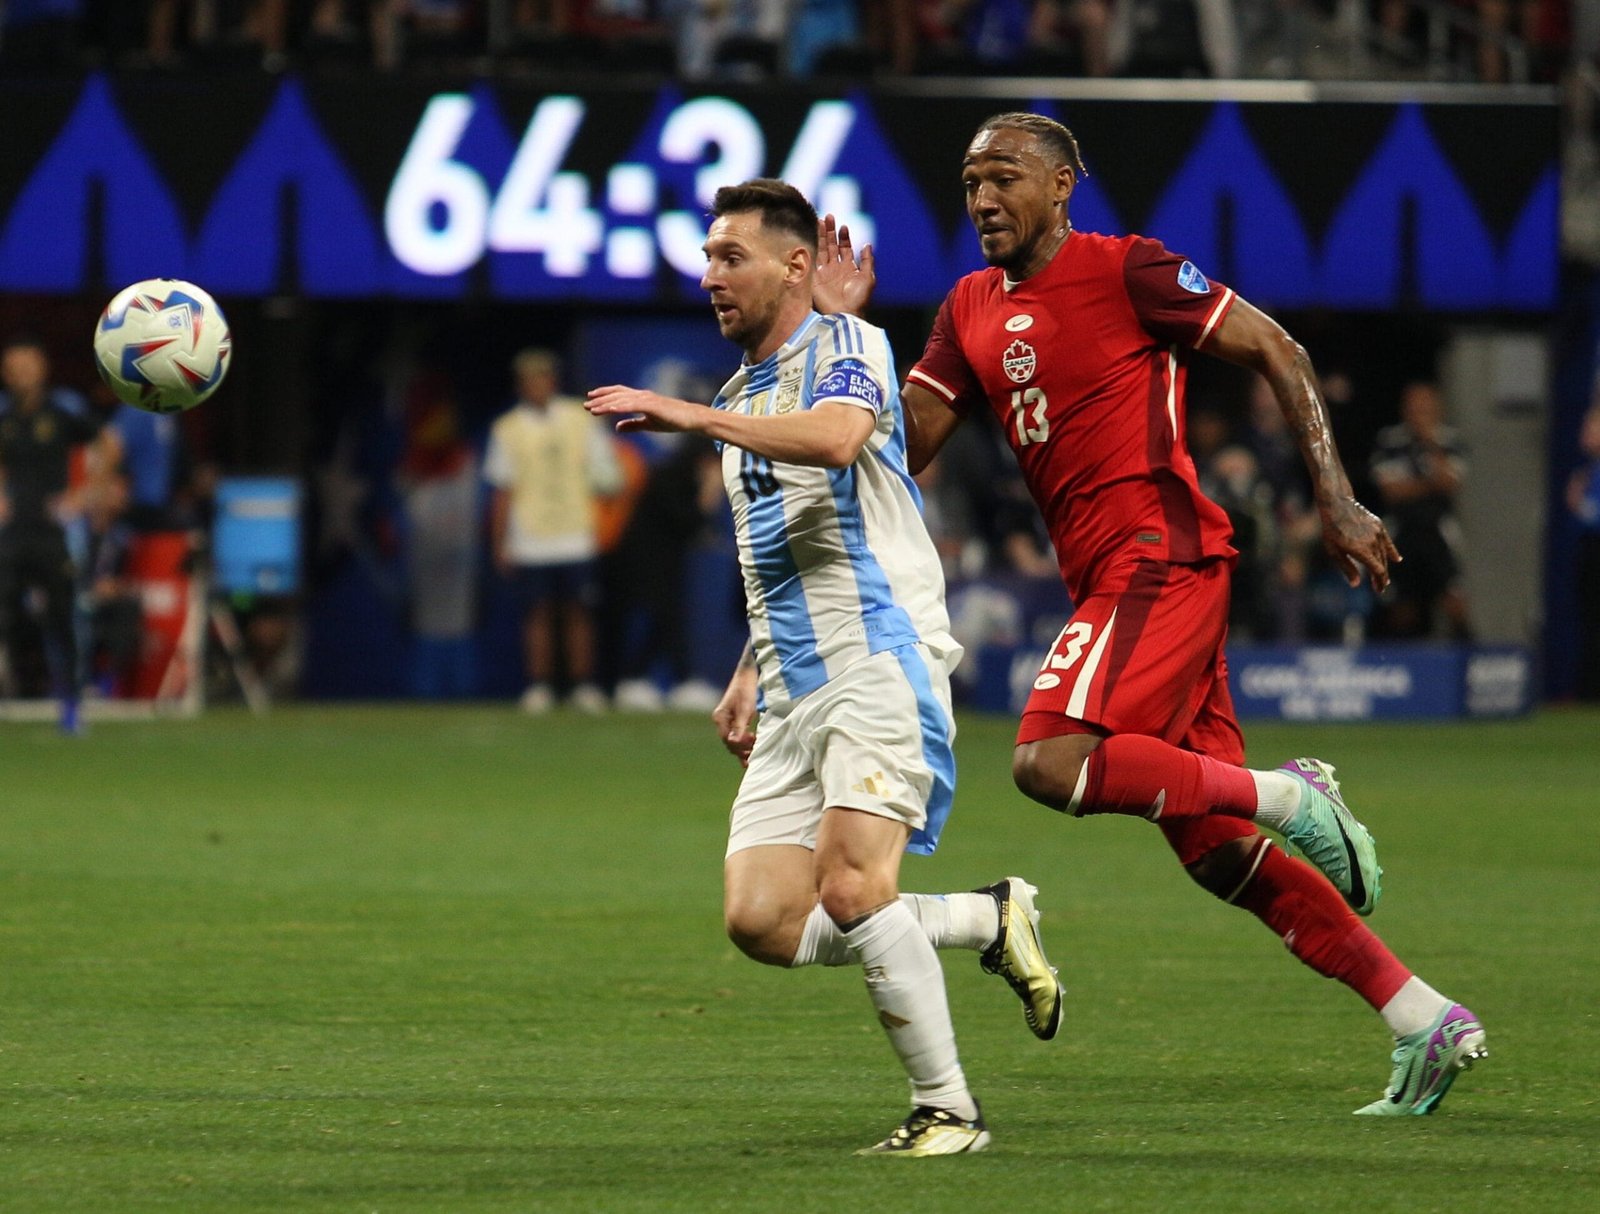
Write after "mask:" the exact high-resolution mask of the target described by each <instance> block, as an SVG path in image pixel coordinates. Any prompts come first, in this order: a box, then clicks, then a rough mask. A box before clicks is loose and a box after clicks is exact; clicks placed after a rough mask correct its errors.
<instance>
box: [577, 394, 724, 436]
mask: <svg viewBox="0 0 1600 1214" xmlns="http://www.w3.org/2000/svg"><path fill="white" fill-rule="evenodd" d="M583 407H584V408H585V409H587V410H589V412H590V413H592V414H593V415H594V416H596V417H615V418H616V419H617V430H618V432H619V433H626V432H627V431H629V430H656V431H672V430H694V429H697V428H698V423H699V422H700V421H701V420H703V414H704V413H705V412H706V406H704V405H697V404H695V403H694V402H693V401H687V400H674V399H673V398H672V397H670V396H662V395H660V394H659V393H657V392H646V391H645V390H644V389H642V388H630V387H628V386H627V385H626V384H607V385H606V386H605V387H602V388H590V389H589V394H588V396H587V397H586V398H585V400H584V402H583Z"/></svg>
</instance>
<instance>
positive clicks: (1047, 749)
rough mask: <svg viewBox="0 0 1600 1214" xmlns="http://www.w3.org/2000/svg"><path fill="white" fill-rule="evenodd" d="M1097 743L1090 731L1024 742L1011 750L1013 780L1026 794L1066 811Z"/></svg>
mask: <svg viewBox="0 0 1600 1214" xmlns="http://www.w3.org/2000/svg"><path fill="white" fill-rule="evenodd" d="M1097 745H1099V739H1098V738H1094V737H1091V736H1089V735H1087V734H1072V735H1069V736H1067V737H1061V738H1045V739H1042V740H1040V741H1037V742H1023V743H1021V744H1019V745H1018V746H1017V748H1016V749H1015V750H1013V751H1012V752H1011V779H1012V780H1013V781H1014V782H1015V783H1016V786H1017V789H1018V791H1020V792H1021V793H1022V794H1023V795H1024V796H1026V797H1029V798H1031V799H1033V800H1035V801H1037V802H1039V803H1040V804H1041V805H1048V806H1049V807H1050V808H1051V809H1054V810H1060V811H1063V812H1065V811H1066V810H1067V809H1068V808H1069V807H1070V806H1071V804H1072V797H1073V794H1074V792H1075V791H1076V790H1077V787H1078V777H1079V776H1080V775H1081V774H1082V772H1083V765H1084V764H1085V763H1087V762H1088V761H1089V753H1090V752H1091V751H1092V750H1094V748H1095V747H1096V746H1097Z"/></svg>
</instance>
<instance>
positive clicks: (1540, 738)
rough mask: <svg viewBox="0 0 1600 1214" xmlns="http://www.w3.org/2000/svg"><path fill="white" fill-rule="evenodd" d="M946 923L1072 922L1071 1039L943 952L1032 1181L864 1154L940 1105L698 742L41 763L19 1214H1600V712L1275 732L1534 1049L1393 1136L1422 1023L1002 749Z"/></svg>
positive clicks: (15, 898)
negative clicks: (1400, 1088)
mask: <svg viewBox="0 0 1600 1214" xmlns="http://www.w3.org/2000/svg"><path fill="white" fill-rule="evenodd" d="M961 728H962V733H961V737H960V740H959V741H958V744H957V753H958V756H959V759H960V762H961V778H960V786H959V789H958V793H957V800H956V811H955V815H954V817H953V818H952V821H951V824H950V827H949V829H948V831H947V833H946V837H945V843H944V846H943V848H942V849H941V851H940V854H939V855H938V856H936V857H933V858H931V859H926V860H924V859H917V858H910V859H908V860H907V862H906V865H905V868H904V872H903V884H904V887H905V888H907V889H921V890H943V889H966V888H970V887H972V886H975V885H979V884H983V883H985V882H988V881H991V880H993V879H995V878H998V877H1000V876H1004V875H1006V874H1008V873H1020V874H1023V875H1025V876H1027V877H1028V878H1030V879H1032V880H1033V881H1035V882H1036V883H1037V884H1038V885H1039V886H1040V889H1041V907H1042V908H1043V910H1044V912H1045V920H1044V931H1045V939H1046V943H1047V945H1048V946H1049V948H1050V950H1051V953H1052V957H1053V959H1054V960H1055V961H1056V962H1057V963H1058V964H1059V965H1060V966H1061V969H1062V972H1063V975H1064V976H1065V979H1066V982H1067V985H1068V990H1069V1003H1068V1009H1067V1022H1066V1026H1065V1028H1064V1029H1063V1032H1062V1035H1061V1037H1060V1038H1058V1039H1057V1040H1056V1041H1055V1042H1053V1043H1050V1044H1044V1043H1040V1042H1037V1041H1035V1040H1034V1039H1033V1038H1032V1037H1031V1036H1030V1035H1029V1034H1028V1032H1027V1030H1026V1028H1025V1026H1024V1024H1023V1021H1022V1015H1021V1012H1020V1010H1019V1008H1018V1006H1017V1004H1016V1002H1015V1000H1014V999H1013V997H1012V995H1011V994H1010V992H1009V990H1007V988H1006V987H1005V985H1004V984H1003V983H1002V982H1001V981H1000V980H998V979H996V978H992V977H988V976H985V975H983V974H982V973H981V972H980V971H979V969H978V965H977V962H976V959H975V957H974V956H973V955H971V954H964V953H946V954H944V962H945V969H946V973H947V975H948V981H949V987H950V996H951V1004H952V1008H953V1011H954V1014H955V1018H956V1027H957V1033H958V1037H959V1040H960V1045H961V1052H962V1060H963V1062H964V1064H965V1066H966V1069H967V1073H968V1076H969V1077H970V1079H971V1081H972V1083H973V1086H974V1089H975V1090H976V1092H977V1093H978V1095H979V1097H980V1098H981V1099H982V1100H983V1101H984V1104H985V1108H986V1112H987V1114H988V1117H989V1120H990V1124H991V1127H992V1129H993V1130H994V1134H995V1141H994V1146H993V1148H992V1149H991V1150H990V1151H989V1152H987V1153H985V1154H982V1155H977V1156H972V1157H961V1158H957V1159H943V1160H926V1161H904V1160H883V1159H859V1158H856V1157H855V1156H853V1155H852V1153H851V1152H852V1151H853V1150H854V1149H855V1148H857V1147H860V1146H863V1145H865V1144H867V1143H868V1142H870V1141H872V1140H873V1139H875V1138H876V1137H879V1136H881V1135H882V1134H884V1133H886V1132H887V1131H888V1130H889V1129H890V1128H891V1127H892V1126H893V1124H894V1123H895V1122H896V1121H898V1120H899V1118H900V1117H901V1116H902V1115H903V1112H904V1106H905V1090H904V1085H903V1081H902V1079H901V1078H900V1076H899V1072H898V1069H897V1067H896V1065H895V1062H894V1060H893V1057H892V1055H891V1054H890V1051H889V1048H888V1046H887V1045H886V1043H885V1042H884V1041H883V1039H882V1037H881V1034H880V1031H879V1030H878V1028H877V1026H876V1024H875V1023H874V1021H873V1018H872V1015H871V1013H870V1008H869V1005H868V1003H867V1000H866V996H865V994H864V993H863V991H862V990H861V984H860V980H859V977H858V975H857V974H856V973H855V972H853V971H852V970H849V969H841V970H821V969H810V970H805V971H801V972H796V973H790V972H786V971H782V970H775V969H768V968H764V967H761V966H758V965H756V964H754V963H752V962H749V961H747V960H745V959H743V958H742V957H740V956H739V955H737V954H736V953H735V951H734V949H733V948H732V946H731V945H729V944H728V943H727V941H726V940H725V939H724V938H723V936H722V933H721V914H720V902H721V886H720V872H721V857H722V845H723V838H724V830H725V824H726V806H727V802H728V799H729V797H730V795H731V793H732V790H733V786H734V784H735V782H736V778H737V769H736V767H735V765H734V764H733V762H732V761H731V760H730V759H728V758H727V756H726V755H724V754H723V753H722V751H721V748H720V747H719V746H718V745H717V744H716V741H715V739H714V738H713V736H712V734H711V730H710V727H709V725H708V724H706V723H705V722H702V721H701V720H698V719H693V718H687V717H670V716H669V717H654V718H650V717H612V718H608V719H599V720H597V719H592V718H584V717H576V716H570V715H565V714H556V715H554V716H551V717H548V718H544V719H538V720H531V719H527V718H523V717H520V716H518V715H517V714H516V713H515V712H514V711H513V710H511V709H510V708H509V707H500V706H492V707H483V706H473V707H464V708H459V709H424V708H403V707H397V708H357V707H349V708H312V707H303V708H284V709H279V710H276V711H274V712H273V713H272V714H271V715H269V716H267V717H265V718H262V719H255V718H251V717H249V716H247V715H244V714H242V713H235V712H227V711H219V712H215V713H212V714H211V715H208V716H206V717H204V718H202V719H199V720H196V721H193V722H164V723H151V724H134V725H109V724H108V725H102V726H99V727H97V728H95V729H94V730H93V731H92V733H90V734H89V735H88V736H87V737H84V738H79V739H66V738H61V737H59V736H57V735H56V734H55V733H54V732H53V731H52V730H50V729H49V728H47V727H45V726H19V725H12V726H6V727H3V728H0V764H3V770H4V772H5V777H4V780H3V782H0V789H3V792H0V821H3V823H4V827H3V832H0V891H3V893H0V1093H3V1111H0V1210H5V1211H19V1212H23V1214H46V1212H52V1211H71V1212H82V1211H110V1212H115V1214H130V1212H134V1211H144V1210H184V1211H235V1210H261V1211H268V1210H290V1209H292V1210H328V1211H368V1210H373V1211H385V1212H387V1211H446V1212H454V1211H487V1210H496V1211H531V1210H574V1211H598V1212H602V1214H612V1212H618V1214H626V1212H629V1211H696V1212H698V1211H713V1210H730V1211H740V1212H750V1211H829V1212H832V1211H856V1210H860V1211H874V1212H877V1214H888V1212H894V1211H912V1212H916V1214H928V1212H934V1211H962V1212H972V1211H980V1212H981V1211H989V1210H1002V1209H1005V1210H1062V1211H1090V1210H1107V1211H1140V1210H1151V1211H1165V1210H1216V1211H1226V1212H1230V1214H1231V1212H1235V1211H1341V1212H1342V1211H1352V1212H1356V1214H1371V1212H1374V1211H1388V1210H1393V1211H1406V1212H1407V1214H1411V1212H1415V1211H1424V1210H1439V1211H1449V1212H1452V1214H1455V1212H1460V1211H1469V1210H1484V1211H1494V1212H1495V1214H1505V1212H1508V1211H1523V1210H1526V1211H1540V1212H1551V1211H1557V1212H1559V1211H1568V1210H1571V1211H1578V1210H1584V1211H1588V1210H1594V1209H1600V1050H1597V1049H1596V1048H1595V1043H1596V1041H1597V1040H1600V1016H1597V1011H1600V873H1597V868H1600V864H1597V854H1600V831H1597V829H1596V822H1597V818H1600V794H1597V789H1600V714H1596V713H1594V712H1587V713H1586V712H1579V711H1575V710H1567V711H1550V712H1546V713H1544V714H1542V715H1540V716H1538V717H1537V718H1535V719H1532V720H1529V721H1519V722H1511V723H1505V724H1495V725H1479V726H1438V725H1431V726H1425V725H1417V726H1384V727H1376V726H1366V727H1331V728H1330V727H1311V726H1302V727H1292V726H1271V727H1261V726H1257V727H1254V728H1253V729H1251V730H1250V731H1249V736H1250V743H1251V758H1252V760H1253V761H1254V762H1256V763H1258V764H1262V765H1275V764H1277V763H1278V762H1281V761H1282V760H1283V759H1285V758H1288V757H1291V756H1292V755H1295V754H1300V753H1314V754H1317V755H1319V756H1321V757H1324V758H1327V759H1328V760H1330V761H1331V762H1333V763H1335V764H1337V765H1338V766H1339V768H1340V775H1341V777H1342V778H1343V779H1344V783H1345V790H1346V793H1347V794H1348V796H1349V799H1350V801H1351V804H1352V806H1353V807H1354V808H1355V809H1356V812H1357V813H1358V814H1359V815H1360V816H1361V817H1363V818H1364V819H1365V820H1366V821H1367V822H1368V823H1369V824H1370V825H1371V826H1372V828H1373V830H1374V832H1375V833H1376V835H1377V837H1378V841H1379V847H1380V855H1381V857H1382V859H1383V862H1384V865H1385V867H1386V869H1387V876H1386V879H1385V886H1386V893H1385V897H1384V900H1383V902H1382V904H1381V905H1380V906H1379V908H1378V911H1377V913H1376V915H1375V916H1374V917H1373V919H1372V920H1371V923H1372V925H1373V927H1374V928H1375V929H1376V930H1377V931H1378V932H1379V933H1380V934H1382V935H1383V936H1384V937H1385V938H1386V939H1387V940H1388V942H1389V943H1390V945H1391V946H1392V947H1394V948H1395V950H1396V951H1397V952H1398V953H1399V954H1400V955H1401V956H1402V957H1403V958H1404V959H1406V960H1407V961H1408V962H1409V963H1410V964H1411V965H1412V966H1413V967H1414V968H1415V969H1417V971H1418V972H1419V973H1421V974H1422V975H1423V976H1424V977H1425V978H1427V979H1428V980H1429V981H1431V982H1432V983H1433V984H1434V985H1436V986H1438V987H1440V988H1441V989H1443V990H1445V991H1447V992H1449V993H1451V994H1454V995H1456V996H1458V997H1459V998H1461V999H1463V1000H1464V1001H1466V1002H1468V1003H1470V1004H1471V1006H1472V1007H1473V1008H1475V1009H1476V1010H1477V1011H1478V1013H1479V1014H1480V1015H1481V1016H1482V1017H1483V1018H1484V1020H1485V1022H1486V1024H1487V1026H1488V1029H1489V1043H1490V1049H1491V1057H1490V1058H1489V1060H1488V1062H1487V1063H1485V1064H1483V1065H1481V1066H1480V1067H1478V1068H1477V1069H1476V1070H1475V1071H1473V1072H1471V1073H1469V1074H1467V1075H1466V1076H1464V1077H1463V1078H1462V1079H1461V1081H1460V1082H1459V1083H1458V1084H1457V1085H1456V1088H1455V1090H1454V1092H1453V1093H1452V1094H1451V1096H1450V1097H1449V1099H1447V1100H1446V1101H1445V1102H1444V1104H1443V1106H1442V1107H1441V1108H1440V1111H1439V1112H1438V1113H1437V1114H1436V1115H1435V1116H1433V1117H1431V1118H1416V1119H1408V1120H1405V1121H1398V1122H1390V1121H1387V1120H1385V1121H1371V1120H1368V1119H1365V1118H1361V1119H1358V1118H1353V1117H1351V1116H1350V1112H1351V1110H1352V1109H1354V1108H1355V1107H1357V1106H1358V1105H1360V1104H1363V1103H1365V1102H1366V1101H1368V1100H1370V1099H1372V1098H1373V1097H1375V1096H1377V1095H1378V1094H1379V1092H1380V1091H1381V1089H1382V1088H1383V1085H1384V1083H1385V1081H1386V1080H1387V1077H1388V1051H1389V1042H1388V1040H1387V1037H1386V1035H1385V1033H1384V1031H1383V1028H1382V1025H1381V1022H1380V1021H1379V1020H1378V1019H1377V1017H1376V1016H1374V1015H1373V1014H1372V1013H1371V1012H1370V1011H1369V1010H1368V1009H1367V1008H1366V1007H1365V1005H1363V1004H1362V1003H1361V1002H1360V1001H1359V1000H1358V999H1357V998H1356V997H1355V996H1354V995H1352V994H1350V993H1349V992H1347V991H1345V990H1343V989H1342V988H1340V987H1338V986H1336V985H1334V984H1332V983H1328V982H1325V981H1323V980H1321V979H1319V978H1317V977H1315V976H1314V975H1312V974H1311V973H1310V972H1309V971H1307V970H1305V969H1303V968H1302V967H1301V966H1299V965H1298V964H1297V963H1295V962H1294V961H1293V959H1292V958H1290V957H1289V956H1288V955H1287V954H1286V953H1285V952H1284V950H1283V949H1282V947H1281V946H1280V945H1279V944H1278V943H1277V941H1276V940H1275V939H1274V938H1273V937H1272V936H1271V935H1270V934H1269V933H1268V932H1267V931H1266V930H1265V929H1263V928H1262V927H1261V926H1260V925H1259V924H1257V923H1256V922H1255V921H1254V920H1252V919H1250V918H1248V917H1247V916H1245V915H1242V914H1240V913H1239V912H1237V911H1234V910H1231V909H1228V908H1226V907H1223V906H1221V905H1220V904H1218V903H1216V902H1214V901H1213V900H1212V899H1210V898H1208V897H1206V896H1205V895H1203V894H1201V893H1200V892H1199V891H1198V890H1196V889H1195V888H1194V887H1192V886H1191V885H1190V883H1189V882H1188V881H1187V879H1185V878H1184V877H1183V876H1182V874H1181V873H1180V872H1179V871H1178V870H1177V868H1176V866H1175V865H1174V863H1173V862H1172V860H1171V859H1170V857H1169V854H1168V853H1167V851H1166V849H1165V846H1164V845H1163V844H1162V842H1161V840H1160V838H1159V836H1158V835H1157V834H1156V832H1155V831H1154V830H1152V829H1151V828H1150V827H1149V826H1147V825H1146V824H1144V823H1142V822H1137V821H1132V820H1112V819H1107V818H1096V819H1090V820H1085V821H1072V820H1068V819H1064V818H1060V817H1057V816H1056V815H1053V814H1051V813H1049V812H1048V811H1046V810H1043V809H1039V808H1037V807H1034V806H1031V805H1029V804H1027V803H1026V802H1024V801H1023V800H1022V799H1021V798H1020V797H1019V796H1018V795H1017V794H1016V793H1015V792H1014V791H1013V790H1012V788H1011V786H1010V780H1009V756H1010V749H1011V734H1012V728H1013V726H1012V722H1011V721H1009V720H1005V719H998V718H986V717H963V718H962V722H961Z"/></svg>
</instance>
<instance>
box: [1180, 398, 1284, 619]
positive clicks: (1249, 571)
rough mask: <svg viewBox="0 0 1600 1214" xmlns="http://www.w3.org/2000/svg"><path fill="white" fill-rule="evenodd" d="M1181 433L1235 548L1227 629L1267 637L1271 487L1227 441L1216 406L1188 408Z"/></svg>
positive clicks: (1274, 538)
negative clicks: (1184, 431)
mask: <svg viewBox="0 0 1600 1214" xmlns="http://www.w3.org/2000/svg"><path fill="white" fill-rule="evenodd" d="M1187 432H1188V439H1189V454H1190V455H1191V456H1192V457H1193V458H1194V467H1195V474H1196V475H1197V476H1198V477H1199V481H1200V490H1201V492H1202V493H1204V494H1205V495H1206V496H1207V497H1208V498H1210V499H1211V500H1212V501H1214V502H1215V503H1216V504H1217V505H1219V506H1221V507H1222V509H1223V511H1224V512H1225V513H1226V514H1227V516H1228V522H1229V523H1230V524H1231V525H1232V527H1233V546H1234V547H1235V548H1236V549H1238V552H1239V559H1238V560H1237V561H1236V562H1235V564H1234V567H1233V578H1232V583H1233V599H1232V605H1231V610H1230V614H1229V617H1228V628H1229V631H1230V632H1231V633H1232V634H1234V635H1236V636H1239V637H1241V638H1245V639H1259V638H1264V637H1270V636H1273V635H1275V634H1276V632H1277V622H1276V603H1275V595H1274V591H1275V589H1276V588H1277V586H1276V573H1277V569H1278V563H1279V557H1280V546H1279V535H1278V522H1277V513H1276V496H1275V495H1274V493H1273V491H1272V486H1271V484H1270V482H1269V481H1268V480H1267V479H1266V477H1264V476H1263V475H1262V469H1261V464H1260V461H1259V460H1258V459H1257V458H1256V456H1255V454H1254V453H1253V452H1251V451H1250V449H1249V448H1248V447H1246V446H1244V445H1243V444H1241V443H1237V442H1234V441H1233V434H1232V427H1230V426H1229V424H1228V420H1227V418H1226V417H1225V416H1224V415H1223V414H1222V412H1221V411H1220V410H1218V409H1215V408H1210V407H1203V406H1202V407H1198V408H1195V409H1192V410H1190V412H1189V420H1188V431H1187Z"/></svg>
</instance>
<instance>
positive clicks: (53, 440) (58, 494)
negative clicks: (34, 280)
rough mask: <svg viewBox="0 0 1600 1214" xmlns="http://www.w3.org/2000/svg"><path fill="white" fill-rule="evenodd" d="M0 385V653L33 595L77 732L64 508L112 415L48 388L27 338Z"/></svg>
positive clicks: (68, 721) (13, 342) (18, 342)
mask: <svg viewBox="0 0 1600 1214" xmlns="http://www.w3.org/2000/svg"><path fill="white" fill-rule="evenodd" d="M0 386H3V388H4V391H3V392H0V647H4V648H7V649H8V648H9V646H10V644H11V633H12V626H13V622H14V620H15V619H16V615H17V612H19V611H20V610H21V607H22V600H23V595H24V593H25V592H26V591H27V590H28V589H29V588H30V587H33V588H36V589H37V590H38V591H39V593H40V594H41V596H42V597H43V599H44V627H45V638H46V640H47V642H48V645H49V649H50V652H51V654H52V655H53V656H54V663H53V664H54V666H55V667H56V668H55V670H54V672H53V681H54V683H55V690H56V694H57V696H58V697H59V698H60V700H61V728H62V730H63V731H64V732H66V733H76V732H77V731H78V728H79V721H78V695H79V689H80V684H81V682H82V678H83V672H82V670H81V669H80V666H81V663H80V661H79V656H78V631H77V622H76V620H75V618H74V613H75V606H76V602H77V571H76V569H75V567H74V565H73V561H72V556H71V554H70V553H69V552H68V550H67V533H66V529H65V528H64V527H63V526H62V505H63V499H64V498H65V497H66V493H67V488H68V478H69V471H70V461H71V457H72V452H73V449H74V448H76V447H80V446H82V445H83V444H84V443H87V442H90V441H91V440H92V439H94V438H95V436H96V435H98V434H99V433H100V431H101V429H102V428H103V427H104V426H105V423H106V421H107V419H108V418H109V417H110V414H109V413H105V412H101V411H98V410H93V409H90V408H88V407H87V406H84V405H83V404H82V403H81V399H80V398H78V397H77V394H76V393H72V392H68V391H66V390H64V389H60V388H52V387H51V386H50V356H49V355H48V354H47V353H46V352H45V349H44V346H43V345H41V344H40V343H39V342H38V341H36V340H34V339H33V338H31V337H14V338H12V339H10V340H9V341H7V342H6V344H5V346H4V348H3V349H0Z"/></svg>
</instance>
